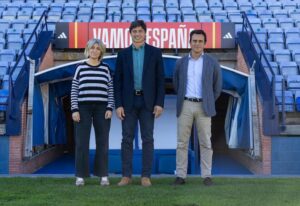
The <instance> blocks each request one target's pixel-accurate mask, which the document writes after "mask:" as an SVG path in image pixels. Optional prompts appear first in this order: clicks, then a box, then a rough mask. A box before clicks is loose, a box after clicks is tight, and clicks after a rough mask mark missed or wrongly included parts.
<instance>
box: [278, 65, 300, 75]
mask: <svg viewBox="0 0 300 206" xmlns="http://www.w3.org/2000/svg"><path fill="white" fill-rule="evenodd" d="M279 69H280V73H281V74H282V75H287V76H289V75H299V70H298V66H297V63H296V62H280V64H279Z"/></svg>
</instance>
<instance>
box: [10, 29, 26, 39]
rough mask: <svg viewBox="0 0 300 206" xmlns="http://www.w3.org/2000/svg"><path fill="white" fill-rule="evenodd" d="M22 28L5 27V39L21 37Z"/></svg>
mask: <svg viewBox="0 0 300 206" xmlns="http://www.w3.org/2000/svg"><path fill="white" fill-rule="evenodd" d="M22 33H23V30H22V29H13V28H12V29H7V32H6V40H10V39H15V38H21V37H22Z"/></svg>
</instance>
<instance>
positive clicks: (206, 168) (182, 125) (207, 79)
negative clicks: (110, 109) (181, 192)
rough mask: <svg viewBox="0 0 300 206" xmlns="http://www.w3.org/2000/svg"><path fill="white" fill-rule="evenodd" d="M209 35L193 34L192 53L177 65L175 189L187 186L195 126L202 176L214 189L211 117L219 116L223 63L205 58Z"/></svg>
mask: <svg viewBox="0 0 300 206" xmlns="http://www.w3.org/2000/svg"><path fill="white" fill-rule="evenodd" d="M206 40H207V39H206V34H205V32H204V31H203V30H194V31H192V32H191V33H190V45H191V52H190V53H189V54H188V55H186V56H184V57H182V58H181V59H179V60H178V61H177V62H176V67H175V71H174V77H173V84H174V89H175V91H176V92H177V114H176V116H177V150H176V175H177V178H176V180H175V182H174V185H182V184H184V183H185V178H186V175H187V163H188V158H187V152H188V144H189V139H190V135H191V129H192V125H193V123H195V125H196V127H197V134H198V139H199V144H200V157H201V176H202V177H203V179H204V180H203V183H204V185H206V186H210V185H212V183H213V182H212V179H211V167H212V155H213V150H212V147H211V117H212V116H214V115H216V109H215V101H216V100H217V98H218V97H219V96H220V94H221V91H222V76H221V69H220V65H219V63H218V62H217V61H216V60H215V59H214V58H212V57H211V56H209V55H208V54H204V52H203V49H204V47H205V43H206Z"/></svg>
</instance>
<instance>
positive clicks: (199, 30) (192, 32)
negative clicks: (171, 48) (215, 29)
mask: <svg viewBox="0 0 300 206" xmlns="http://www.w3.org/2000/svg"><path fill="white" fill-rule="evenodd" d="M194 34H202V35H203V36H204V43H206V33H205V32H204V31H203V30H202V29H196V30H193V31H191V33H190V42H191V41H192V36H193V35H194Z"/></svg>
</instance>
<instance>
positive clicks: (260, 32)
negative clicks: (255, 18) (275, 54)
mask: <svg viewBox="0 0 300 206" xmlns="http://www.w3.org/2000/svg"><path fill="white" fill-rule="evenodd" d="M253 30H254V33H255V35H256V37H257V39H258V40H264V41H266V40H267V36H268V30H267V29H265V28H260V27H258V28H254V29H253Z"/></svg>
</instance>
